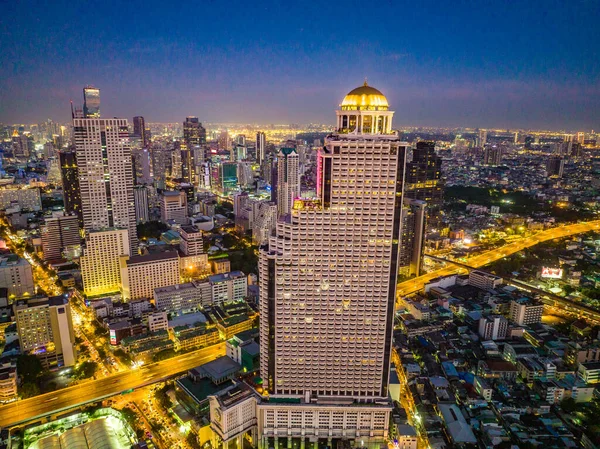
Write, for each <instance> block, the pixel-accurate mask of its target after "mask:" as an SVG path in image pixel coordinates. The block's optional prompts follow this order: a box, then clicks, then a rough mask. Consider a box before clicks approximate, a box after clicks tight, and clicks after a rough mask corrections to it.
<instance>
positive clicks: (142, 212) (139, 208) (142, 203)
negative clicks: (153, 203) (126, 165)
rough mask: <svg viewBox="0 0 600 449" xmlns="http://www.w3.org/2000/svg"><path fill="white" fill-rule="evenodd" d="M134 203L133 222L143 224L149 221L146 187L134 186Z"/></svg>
mask: <svg viewBox="0 0 600 449" xmlns="http://www.w3.org/2000/svg"><path fill="white" fill-rule="evenodd" d="M133 202H134V203H135V221H136V222H137V223H145V222H147V221H148V220H149V212H150V205H149V204H148V187H146V186H135V187H134V189H133Z"/></svg>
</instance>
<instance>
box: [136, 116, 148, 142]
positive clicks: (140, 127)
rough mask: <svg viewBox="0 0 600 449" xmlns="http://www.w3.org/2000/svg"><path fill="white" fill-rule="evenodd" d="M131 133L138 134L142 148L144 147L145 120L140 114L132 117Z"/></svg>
mask: <svg viewBox="0 0 600 449" xmlns="http://www.w3.org/2000/svg"><path fill="white" fill-rule="evenodd" d="M133 134H135V135H136V136H140V139H141V140H142V148H146V144H147V143H148V142H147V141H146V120H144V117H142V116H136V117H133Z"/></svg>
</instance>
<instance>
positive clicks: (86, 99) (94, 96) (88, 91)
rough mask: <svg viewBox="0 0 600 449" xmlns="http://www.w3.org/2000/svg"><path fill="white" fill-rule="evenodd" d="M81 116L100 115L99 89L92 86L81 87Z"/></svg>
mask: <svg viewBox="0 0 600 449" xmlns="http://www.w3.org/2000/svg"><path fill="white" fill-rule="evenodd" d="M83 116H84V117H85V118H99V117H100V89H97V88H95V87H92V86H87V87H84V88H83Z"/></svg>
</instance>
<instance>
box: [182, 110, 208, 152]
mask: <svg viewBox="0 0 600 449" xmlns="http://www.w3.org/2000/svg"><path fill="white" fill-rule="evenodd" d="M183 140H184V141H185V144H186V145H187V147H188V149H190V150H191V149H192V148H193V147H194V146H195V145H204V144H205V143H206V129H205V128H204V127H203V126H202V123H200V121H199V120H198V117H186V119H185V122H183Z"/></svg>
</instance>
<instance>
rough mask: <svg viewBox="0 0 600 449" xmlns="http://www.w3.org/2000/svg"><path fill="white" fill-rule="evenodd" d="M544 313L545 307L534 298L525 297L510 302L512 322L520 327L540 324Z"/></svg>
mask: <svg viewBox="0 0 600 449" xmlns="http://www.w3.org/2000/svg"><path fill="white" fill-rule="evenodd" d="M543 313H544V305H543V304H542V303H539V302H537V301H535V300H534V299H532V298H526V297H524V298H519V299H513V300H512V301H511V302H510V312H509V316H510V320H511V321H512V322H513V323H516V324H518V325H519V326H523V325H526V324H535V323H540V322H541V321H542V314H543Z"/></svg>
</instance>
